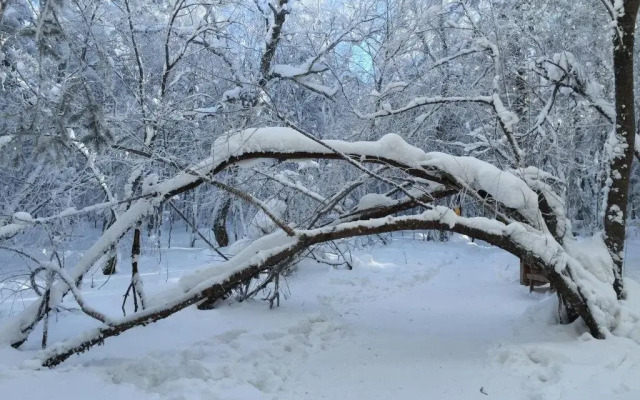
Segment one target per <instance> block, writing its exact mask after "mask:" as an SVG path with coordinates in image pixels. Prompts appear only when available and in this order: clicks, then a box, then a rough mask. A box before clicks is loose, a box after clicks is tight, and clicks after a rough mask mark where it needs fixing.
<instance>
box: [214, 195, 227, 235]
mask: <svg viewBox="0 0 640 400" xmlns="http://www.w3.org/2000/svg"><path fill="white" fill-rule="evenodd" d="M230 208H231V196H227V197H226V199H225V200H224V202H223V203H222V206H220V208H219V209H218V211H217V212H216V215H215V217H214V220H213V228H212V229H213V236H215V238H216V242H218V246H220V247H226V246H228V245H229V234H228V233H227V217H228V215H229V209H230Z"/></svg>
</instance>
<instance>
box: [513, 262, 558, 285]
mask: <svg viewBox="0 0 640 400" xmlns="http://www.w3.org/2000/svg"><path fill="white" fill-rule="evenodd" d="M547 283H549V290H551V291H553V287H552V286H551V284H550V282H549V279H547V277H546V276H545V275H544V274H543V273H542V270H540V269H539V268H536V267H534V266H532V265H529V264H527V263H525V262H524V261H523V260H520V284H521V285H523V286H529V291H530V292H532V291H533V288H534V287H537V286H543V285H546V284H547Z"/></svg>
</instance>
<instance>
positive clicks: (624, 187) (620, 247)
mask: <svg viewBox="0 0 640 400" xmlns="http://www.w3.org/2000/svg"><path fill="white" fill-rule="evenodd" d="M611 3H612V7H615V6H614V5H613V3H614V2H613V0H611ZM623 4H624V9H623V10H615V9H613V11H612V12H613V13H614V15H613V18H614V22H615V26H614V37H613V70H614V75H615V101H616V121H615V127H614V130H613V132H612V133H611V134H610V136H609V139H608V141H607V147H606V150H607V152H608V165H607V179H606V182H605V192H606V203H605V207H604V213H605V216H604V233H605V243H606V245H607V249H608V250H609V254H610V255H611V258H612V259H613V263H614V268H613V273H614V279H615V280H614V284H613V287H614V290H615V291H616V294H617V296H618V298H619V299H620V298H622V297H624V295H623V289H624V288H623V283H622V272H623V271H622V268H623V264H624V239H625V226H626V219H627V203H628V195H629V178H630V176H631V162H632V161H633V155H634V147H635V134H636V124H635V113H634V107H635V104H634V90H633V84H634V79H633V47H634V33H635V27H636V17H637V14H638V6H639V5H640V0H625V1H624V3H623ZM616 12H617V13H618V14H615V13H616ZM620 13H623V14H622V15H620Z"/></svg>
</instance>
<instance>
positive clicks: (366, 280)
mask: <svg viewBox="0 0 640 400" xmlns="http://www.w3.org/2000/svg"><path fill="white" fill-rule="evenodd" d="M358 258H359V260H360V262H358V263H356V267H355V269H354V270H352V271H348V270H334V269H333V268H331V267H328V266H325V265H319V264H315V263H310V262H306V263H305V264H304V265H302V266H301V267H300V269H299V271H298V272H296V273H295V274H294V276H292V277H290V278H289V279H288V285H289V288H290V294H289V295H288V298H287V299H286V300H285V301H283V302H282V306H281V307H280V308H279V309H275V310H271V311H269V310H268V307H267V305H266V304H265V303H264V302H261V301H250V302H246V303H243V304H237V303H229V304H225V305H222V306H220V307H219V308H217V309H215V310H212V311H207V312H203V311H198V310H195V309H188V310H186V311H184V312H181V313H178V314H177V315H175V316H173V317H172V318H169V319H167V320H164V321H161V322H159V323H157V324H154V325H151V326H149V327H147V328H141V329H134V330H132V331H129V332H126V333H125V334H123V335H121V336H119V337H116V338H112V339H110V340H109V341H107V343H106V344H105V346H103V347H99V348H96V349H93V350H92V351H90V352H89V353H86V354H83V355H81V356H75V357H72V358H71V359H70V360H69V361H68V362H67V363H65V364H63V365H62V366H60V367H58V368H57V369H55V370H51V371H49V370H47V371H33V370H30V369H28V368H22V367H21V366H22V360H24V359H27V358H29V357H30V356H32V354H33V353H32V352H31V351H25V352H17V351H15V350H13V349H10V348H0V393H3V397H2V399H5V398H6V399H25V400H32V399H33V400H35V399H40V398H52V399H72V400H73V399H76V398H77V399H85V398H89V397H90V398H92V399H94V400H103V399H105V400H106V399H130V398H136V399H141V400H146V399H160V400H180V399H184V400H200V399H202V400H205V399H207V400H209V399H220V400H222V399H225V400H231V399H237V400H251V399H285V400H286V399H291V400H294V399H430V398H433V399H484V398H496V399H532V400H533V399H540V400H546V399H587V400H588V399H601V398H612V399H623V400H624V399H637V398H638V396H640V348H639V347H638V345H636V344H635V343H633V342H631V341H630V340H627V339H620V338H613V339H611V340H607V341H595V340H586V339H587V337H586V336H584V338H585V340H584V341H581V340H576V339H575V338H576V330H578V331H579V332H578V336H579V334H580V333H581V332H580V330H581V329H582V328H581V327H580V326H579V325H577V326H569V327H562V326H556V325H552V321H551V320H550V319H552V318H553V317H552V315H553V313H552V312H551V310H550V309H552V308H554V307H555V305H556V302H555V300H554V299H553V298H550V301H544V302H542V303H541V300H543V299H545V298H549V295H547V294H541V293H531V294H530V293H529V292H528V289H526V288H524V287H521V286H519V285H518V284H517V277H518V262H517V260H516V259H515V258H513V257H511V256H509V255H508V254H506V253H504V252H500V251H498V250H496V249H494V248H489V247H486V246H482V245H478V244H475V243H470V242H468V241H466V240H465V239H463V238H456V239H454V240H453V241H451V242H449V243H445V244H442V243H433V242H424V241H419V240H410V239H409V238H401V237H399V236H398V237H396V238H395V240H394V241H393V243H392V244H391V245H389V246H381V245H376V247H375V248H374V249H371V250H369V251H360V252H359V253H358ZM206 259H207V257H206V256H205V252H198V251H190V252H189V251H180V250H178V251H175V252H174V253H169V254H168V255H167V257H165V258H164V260H165V261H166V262H169V263H171V265H172V266H173V265H176V266H177V267H176V270H174V269H172V268H173V267H171V269H170V270H169V276H168V277H167V275H166V271H165V270H164V266H163V265H161V266H159V267H158V268H156V270H153V269H152V270H149V271H146V273H147V274H148V275H145V282H146V285H147V287H148V288H149V290H150V291H153V290H159V289H161V288H162V287H164V285H166V284H167V283H166V281H168V282H172V281H174V280H175V279H177V277H179V276H180V275H181V274H182V273H183V272H184V271H183V270H189V269H193V268H195V267H197V265H202V264H203V263H204V262H206ZM124 275H125V274H121V275H119V276H118V277H117V278H116V279H115V280H114V282H111V284H114V286H117V281H118V279H120V278H125V276H124ZM121 280H122V281H123V283H124V282H126V279H121ZM105 289H106V290H105ZM121 294H122V293H121V291H120V289H119V288H117V287H111V286H107V287H105V288H103V289H102V290H100V291H97V290H95V289H87V298H88V299H91V301H96V302H98V305H99V306H100V307H101V308H103V309H113V310H117V309H118V308H119V302H120V301H121ZM89 296H91V297H89ZM528 307H530V308H529V309H528V310H527V308H528ZM0 322H1V320H0ZM63 322H64V323H59V324H55V323H54V324H53V326H52V329H53V333H52V339H59V338H62V337H64V336H66V335H69V334H71V333H72V332H73V330H75V329H79V328H80V327H87V326H90V322H88V321H87V320H86V318H84V317H80V316H78V315H75V314H72V315H67V316H65V317H64V318H63ZM37 345H38V343H37V341H36V340H34V341H33V342H30V343H29V344H28V346H27V347H28V348H33V349H35V348H36V347H37ZM70 390H71V392H70Z"/></svg>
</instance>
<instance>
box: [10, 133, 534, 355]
mask: <svg viewBox="0 0 640 400" xmlns="http://www.w3.org/2000/svg"><path fill="white" fill-rule="evenodd" d="M212 154H213V156H212V157H211V158H209V159H206V160H204V161H202V162H200V163H198V164H196V165H195V166H194V167H192V168H189V169H188V170H187V171H185V172H182V173H180V174H178V175H177V176H175V177H173V178H171V179H168V180H166V181H164V182H162V183H159V184H157V185H155V186H153V187H152V188H150V189H149V191H150V193H149V194H148V196H149V197H148V198H143V199H139V200H137V201H136V202H134V203H133V204H132V205H131V207H130V208H129V209H128V210H127V211H126V212H124V213H123V214H121V215H120V217H119V218H118V220H117V221H116V222H115V223H114V224H113V225H112V226H111V227H109V228H108V229H107V230H106V231H105V232H104V234H103V236H102V237H101V238H100V240H98V241H97V242H96V243H94V245H93V246H91V248H90V249H89V250H87V252H85V254H84V255H83V257H82V258H81V259H80V261H78V263H77V264H76V265H75V266H74V267H73V268H72V269H71V270H70V272H69V276H70V279H71V280H73V281H76V280H78V279H80V278H81V277H82V276H83V275H84V274H86V273H87V271H88V270H89V269H90V268H91V267H92V266H93V265H94V263H95V262H96V261H97V260H98V259H99V258H100V257H101V256H102V254H104V253H105V252H106V251H108V249H109V248H111V246H113V245H114V244H115V243H117V241H118V240H119V239H120V238H121V237H122V236H123V235H124V234H125V233H126V232H127V231H128V230H129V229H130V228H131V227H133V226H134V225H135V224H136V223H137V222H138V221H139V220H141V219H142V218H143V217H144V216H146V215H147V214H148V213H149V212H151V211H152V210H153V207H154V206H156V205H157V204H159V203H160V202H162V201H163V200H165V199H169V198H171V197H173V196H175V195H176V194H179V193H182V192H185V191H187V190H190V189H192V188H194V187H196V186H198V185H200V184H201V183H203V182H204V181H206V180H208V179H210V178H209V177H210V176H213V175H215V174H216V173H219V172H220V171H222V170H224V169H225V168H226V167H228V166H229V165H232V164H234V163H238V162H241V161H244V160H249V159H256V158H275V159H282V160H288V159H300V158H305V159H306V158H336V159H341V158H344V156H345V155H348V156H349V157H356V158H357V159H359V160H360V161H361V162H362V161H366V162H375V163H383V164H388V165H393V166H396V167H399V168H402V169H403V170H405V171H406V172H407V173H409V174H411V175H414V176H416V177H419V178H422V179H426V180H430V181H434V182H437V183H445V184H448V185H451V186H453V187H464V188H466V189H470V190H472V191H475V192H476V193H481V194H482V195H483V196H486V197H489V198H491V199H492V200H493V201H495V202H497V203H498V204H500V205H502V206H504V207H506V208H507V209H510V210H513V211H515V212H516V213H518V214H519V215H520V216H522V217H524V219H525V220H526V221H527V222H529V223H530V224H531V225H532V227H534V228H535V229H541V230H542V231H546V226H545V224H544V219H543V218H542V216H541V213H540V210H539V208H538V197H537V195H536V193H535V192H534V191H533V190H532V189H531V188H530V187H529V186H528V185H527V184H526V183H525V182H524V181H523V180H521V179H520V178H518V177H517V176H515V175H514V174H512V173H511V172H508V171H502V170H500V169H498V168H497V167H495V166H492V165H491V164H488V163H486V162H483V161H480V160H478V159H475V158H472V157H454V156H450V155H447V154H443V153H425V152H424V151H423V150H421V149H419V148H417V147H414V146H411V145H409V144H407V143H406V142H405V141H404V140H403V139H402V138H401V137H400V136H398V135H395V134H387V135H385V136H383V137H382V138H381V139H380V140H378V141H375V142H345V141H340V140H326V141H321V142H320V141H316V140H313V139H311V138H309V137H307V136H306V135H304V134H302V133H300V132H297V131H295V130H294V129H291V128H283V127H274V128H259V129H247V130H244V131H241V132H239V133H236V134H233V135H230V136H228V137H226V138H220V139H218V140H217V141H216V142H215V144H214V147H213V149H212ZM3 228H4V227H3ZM11 229H12V228H5V230H8V231H11ZM290 233H291V232H290ZM67 291H68V286H67V285H66V283H65V282H61V281H58V282H56V283H55V284H54V286H53V288H52V290H51V297H50V299H49V302H50V304H51V307H55V306H57V305H58V304H59V303H60V302H61V301H62V298H63V296H64V295H65V293H67ZM42 301H43V299H40V300H38V301H36V302H34V303H33V304H32V305H31V306H29V307H28V308H27V309H26V310H25V311H24V312H23V313H21V314H20V316H18V317H17V318H16V319H15V320H14V321H13V322H12V323H11V324H8V325H6V326H4V327H2V328H0V343H7V342H9V343H12V344H19V343H21V342H22V341H24V340H25V339H26V337H27V335H28V334H29V332H30V331H31V330H32V329H33V327H34V326H35V324H36V323H37V322H38V320H39V319H40V317H41V315H40V310H41V307H40V303H41V302H42Z"/></svg>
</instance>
